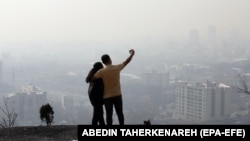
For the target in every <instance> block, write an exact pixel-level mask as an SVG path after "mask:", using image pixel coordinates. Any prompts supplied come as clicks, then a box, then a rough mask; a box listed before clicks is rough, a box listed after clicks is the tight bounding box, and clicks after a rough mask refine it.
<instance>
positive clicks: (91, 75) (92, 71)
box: [85, 69, 94, 83]
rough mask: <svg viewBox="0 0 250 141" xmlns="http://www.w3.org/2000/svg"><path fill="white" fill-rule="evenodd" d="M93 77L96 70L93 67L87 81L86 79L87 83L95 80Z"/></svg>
mask: <svg viewBox="0 0 250 141" xmlns="http://www.w3.org/2000/svg"><path fill="white" fill-rule="evenodd" d="M93 77H94V70H93V69H91V70H90V71H89V74H88V75H87V77H86V79H85V81H86V82H87V83H89V82H90V81H92V80H93Z"/></svg>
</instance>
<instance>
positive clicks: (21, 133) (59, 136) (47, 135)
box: [0, 125, 77, 141]
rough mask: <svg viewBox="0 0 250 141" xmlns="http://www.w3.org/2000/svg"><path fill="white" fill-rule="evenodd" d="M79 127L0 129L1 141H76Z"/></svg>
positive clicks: (56, 126) (57, 126)
mask: <svg viewBox="0 0 250 141" xmlns="http://www.w3.org/2000/svg"><path fill="white" fill-rule="evenodd" d="M76 140H77V125H55V126H51V127H46V126H34V127H14V128H10V129H3V128H0V141H76Z"/></svg>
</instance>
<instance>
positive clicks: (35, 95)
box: [5, 86, 47, 126]
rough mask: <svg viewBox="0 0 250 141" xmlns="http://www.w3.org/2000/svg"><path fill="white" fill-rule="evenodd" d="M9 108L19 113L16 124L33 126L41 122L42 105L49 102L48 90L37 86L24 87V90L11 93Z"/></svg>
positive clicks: (8, 99) (8, 98) (7, 97)
mask: <svg viewBox="0 0 250 141" xmlns="http://www.w3.org/2000/svg"><path fill="white" fill-rule="evenodd" d="M5 98H6V99H7V102H8V105H9V106H10V107H9V109H10V110H13V111H14V112H15V113H17V115H18V118H17V119H16V123H17V124H15V125H16V126H31V125H38V124H40V123H41V119H40V112H39V111H40V107H41V106H42V105H44V104H46V103H47V92H45V91H43V90H41V89H40V88H38V87H36V86H27V87H23V91H21V92H17V93H15V94H9V95H8V96H6V97H5Z"/></svg>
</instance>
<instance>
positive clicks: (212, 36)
mask: <svg viewBox="0 0 250 141" xmlns="http://www.w3.org/2000/svg"><path fill="white" fill-rule="evenodd" d="M207 36H208V42H210V43H215V42H216V38H217V37H216V28H215V26H209V27H208V29H207Z"/></svg>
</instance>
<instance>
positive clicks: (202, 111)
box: [175, 81, 232, 121]
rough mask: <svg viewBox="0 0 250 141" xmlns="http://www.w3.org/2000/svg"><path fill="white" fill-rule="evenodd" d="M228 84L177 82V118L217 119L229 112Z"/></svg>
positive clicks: (195, 119)
mask: <svg viewBox="0 0 250 141" xmlns="http://www.w3.org/2000/svg"><path fill="white" fill-rule="evenodd" d="M231 94H232V89H231V87H230V86H227V85H224V84H220V83H212V82H209V81H208V82H207V83H196V84H190V83H187V82H178V83H177V86H176V111H175V117H176V118H177V119H182V120H189V121H208V120H218V119H222V118H225V117H228V116H229V115H230V114H231V113H230V104H231V103H230V97H231Z"/></svg>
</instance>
